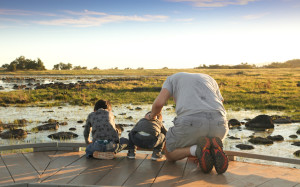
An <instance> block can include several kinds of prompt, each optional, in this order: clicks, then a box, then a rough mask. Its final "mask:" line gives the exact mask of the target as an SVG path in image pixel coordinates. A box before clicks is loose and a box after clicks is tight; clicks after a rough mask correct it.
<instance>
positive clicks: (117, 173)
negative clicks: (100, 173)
mask: <svg viewBox="0 0 300 187" xmlns="http://www.w3.org/2000/svg"><path fill="white" fill-rule="evenodd" d="M125 156H126V155H125ZM146 157H147V155H146V154H136V158H135V159H128V158H124V159H123V160H122V161H121V162H120V163H119V164H118V165H116V166H115V167H114V168H112V170H111V171H110V172H109V173H108V174H107V175H105V177H103V178H102V179H101V180H100V181H99V182H98V183H97V185H103V186H108V185H111V186H122V184H124V183H125V181H126V180H127V179H128V178H129V177H130V175H131V174H132V173H133V172H134V171H135V170H136V169H137V168H138V167H139V165H140V164H141V163H142V162H143V161H144V159H146Z"/></svg>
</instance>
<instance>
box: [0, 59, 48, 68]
mask: <svg viewBox="0 0 300 187" xmlns="http://www.w3.org/2000/svg"><path fill="white" fill-rule="evenodd" d="M2 68H4V69H5V70H7V71H17V70H46V68H45V66H44V63H43V62H42V60H41V59H39V58H38V59H37V60H36V61H35V60H31V59H26V58H25V57H24V56H20V57H19V58H16V59H15V60H14V61H12V62H11V63H10V64H4V65H2Z"/></svg>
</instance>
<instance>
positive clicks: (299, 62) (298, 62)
mask: <svg viewBox="0 0 300 187" xmlns="http://www.w3.org/2000/svg"><path fill="white" fill-rule="evenodd" d="M297 67H300V59H294V60H288V61H286V62H284V63H282V62H273V63H271V64H268V65H264V66H262V67H258V66H256V65H254V64H252V65H250V64H248V63H247V62H246V63H241V64H239V65H219V64H215V65H209V66H207V65H205V64H203V65H200V66H198V67H195V68H194V69H255V68H297Z"/></svg>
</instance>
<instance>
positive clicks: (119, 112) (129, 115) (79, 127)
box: [0, 75, 300, 168]
mask: <svg viewBox="0 0 300 187" xmlns="http://www.w3.org/2000/svg"><path fill="white" fill-rule="evenodd" d="M108 77H122V76H110V75H109V76H100V75H99V76H95V75H80V76H65V75H62V76H57V75H53V76H51V75H45V76H43V75H38V76H18V77H16V76H10V75H5V76H2V77H1V79H0V88H1V87H2V89H0V90H1V91H5V92H9V91H12V90H14V88H13V87H14V86H15V85H26V87H27V88H31V89H34V85H35V84H48V83H56V82H62V83H64V84H69V83H77V82H79V80H80V81H94V80H99V79H103V78H108ZM126 77H128V76H126ZM150 109H151V105H130V104H122V105H114V106H113V113H114V115H115V121H116V124H127V125H129V126H126V127H124V131H123V132H122V137H127V136H128V131H130V130H131V129H132V126H133V125H134V124H135V123H136V122H137V121H138V120H139V119H141V118H142V117H143V116H144V115H145V114H146V112H148V111H149V110H150ZM92 111H93V107H92V106H70V105H64V106H60V107H0V120H1V121H2V123H13V122H14V121H15V120H19V119H26V120H27V121H29V122H28V123H27V125H26V126H25V127H20V128H23V129H24V130H26V131H27V132H28V135H27V137H26V138H24V139H20V140H14V139H1V138H0V145H12V144H24V143H46V142H55V141H57V140H52V139H50V138H48V137H47V136H48V135H50V134H53V133H56V132H61V131H67V132H70V131H71V130H70V128H75V130H72V132H74V133H76V134H78V135H79V136H78V137H77V138H74V139H71V140H60V141H64V142H81V143H83V142H84V137H83V129H84V128H83V126H84V125H85V120H86V118H87V116H88V114H89V113H90V112H92ZM261 114H267V115H283V113H281V112H279V111H257V110H240V111H231V110H227V119H228V120H229V119H237V120H239V121H243V120H244V119H247V118H248V119H249V118H250V119H252V118H254V117H256V116H258V115H261ZM174 117H175V110H174V108H173V107H172V106H165V107H164V108H163V121H164V124H165V126H166V128H170V127H171V126H173V122H172V121H173V119H174ZM49 119H54V120H58V122H67V123H68V124H67V125H65V126H62V125H60V126H59V129H58V130H56V131H50V130H47V131H39V132H37V131H32V129H33V128H34V127H36V126H38V125H43V124H45V122H47V121H48V120H49ZM80 121H81V122H82V123H79V122H80ZM299 126H300V123H290V124H275V128H274V130H273V131H269V132H266V131H258V132H257V131H252V130H248V129H246V128H245V126H242V127H241V128H240V129H231V130H229V133H228V137H229V136H233V137H236V138H239V139H235V140H233V139H229V138H228V137H227V138H226V139H225V140H224V149H225V150H232V151H242V152H248V153H255V154H264V155H271V156H279V157H285V158H296V157H295V156H294V155H293V153H294V152H295V151H297V150H299V147H297V146H294V145H291V144H292V143H293V142H295V141H299V139H300V137H299V135H298V137H297V138H296V139H292V138H290V137H289V136H290V135H295V134H296V131H297V130H298V128H299ZM4 131H5V130H4ZM251 135H254V136H261V137H267V136H269V135H271V136H275V135H282V136H283V137H284V141H280V142H276V141H275V142H274V144H272V145H253V146H254V147H255V148H254V149H252V150H240V149H239V148H237V147H236V145H238V144H248V145H252V144H251V143H250V142H248V140H249V136H251ZM239 159H240V160H245V161H250V162H255V163H267V164H272V165H284V166H289V167H296V168H300V166H299V165H293V164H284V163H276V162H266V161H261V160H254V159H244V158H239Z"/></svg>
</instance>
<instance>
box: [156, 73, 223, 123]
mask: <svg viewBox="0 0 300 187" xmlns="http://www.w3.org/2000/svg"><path fill="white" fill-rule="evenodd" d="M162 88H166V89H167V90H168V91H169V92H170V94H171V96H173V98H174V100H175V103H176V114H177V116H178V117H180V116H188V115H192V114H197V113H201V112H216V111H219V112H220V113H221V114H222V115H223V116H225V115H226V111H225V108H224V106H223V103H222V101H223V100H224V99H223V97H222V95H221V93H220V90H219V86H218V84H217V82H216V81H215V80H214V79H213V78H212V77H210V76H209V75H206V74H202V73H184V72H180V73H176V74H173V75H171V76H169V77H168V78H167V80H166V81H165V82H164V84H163V87H162Z"/></svg>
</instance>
